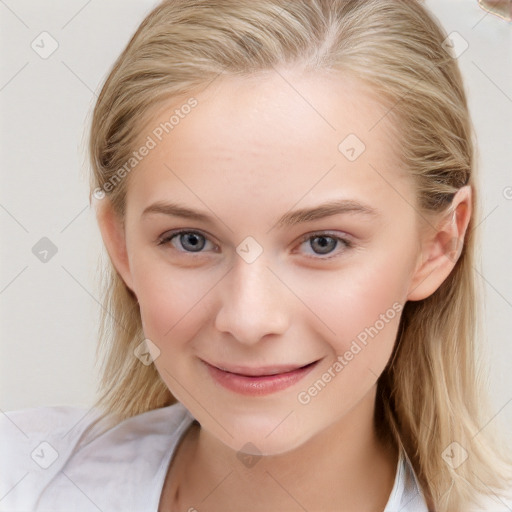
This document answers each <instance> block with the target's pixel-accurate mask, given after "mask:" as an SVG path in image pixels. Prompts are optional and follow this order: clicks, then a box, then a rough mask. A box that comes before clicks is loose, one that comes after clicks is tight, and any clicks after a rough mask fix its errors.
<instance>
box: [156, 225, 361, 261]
mask: <svg viewBox="0 0 512 512" xmlns="http://www.w3.org/2000/svg"><path fill="white" fill-rule="evenodd" d="M208 242H209V243H211V244H212V245H213V247H214V248H215V244H213V243H212V242H211V241H210V240H208V238H207V237H206V236H205V235H203V234H202V233H200V232H199V231H192V230H181V231H171V232H169V233H164V234H163V235H162V236H161V237H160V239H159V241H158V245H167V244H171V245H173V246H174V247H175V248H176V249H177V250H178V251H179V252H183V253H189V254H193V253H201V252H204V251H203V249H204V248H205V246H206V245H207V243H208ZM306 242H308V243H309V247H310V248H311V249H312V250H313V253H312V254H313V256H320V259H330V258H333V257H335V256H328V257H323V258H322V257H321V256H325V255H327V254H331V253H332V252H334V251H335V249H336V247H337V246H339V245H341V246H342V247H341V249H340V250H338V251H337V252H340V251H341V252H343V250H344V249H348V248H350V247H352V243H351V242H350V241H349V240H347V239H345V238H340V237H339V236H334V235H330V234H329V233H326V232H319V233H314V234H308V235H305V236H304V237H302V240H301V244H300V245H304V244H305V243H306ZM309 254H311V253H309Z"/></svg>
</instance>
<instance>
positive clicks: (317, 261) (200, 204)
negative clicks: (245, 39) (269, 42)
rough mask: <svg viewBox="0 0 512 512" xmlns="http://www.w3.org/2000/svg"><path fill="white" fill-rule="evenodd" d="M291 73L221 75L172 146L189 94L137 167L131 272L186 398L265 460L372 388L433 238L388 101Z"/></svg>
mask: <svg viewBox="0 0 512 512" xmlns="http://www.w3.org/2000/svg"><path fill="white" fill-rule="evenodd" d="M281 75H282V76H281ZM281 75H280V74H277V73H269V74H265V75H260V76H257V77H256V76H254V77H251V78H225V79H222V80H221V79H217V80H216V81H215V82H214V83H213V84H212V85H211V86H210V87H209V88H208V89H206V90H204V91H202V92H200V93H198V94H195V95H194V97H195V98H196V100H197V105H196V106H195V107H194V108H193V109H191V111H190V113H188V114H187V115H183V118H180V121H179V123H178V124H176V125H175V126H174V128H173V129H172V131H169V133H165V132H164V134H163V136H162V137H161V139H162V140H161V141H160V140H158V139H157V138H156V137H155V135H154V134H155V132H154V129H155V128H156V127H158V126H159V125H160V123H164V122H165V121H168V120H169V117H170V115H171V114H172V113H173V112H174V110H175V109H179V108H180V105H181V104H183V103H185V102H186V100H184V101H183V102H181V103H180V102H176V100H174V101H173V102H172V103H169V104H168V105H165V106H164V108H161V109H160V110H159V111H158V114H157V115H155V116H154V118H153V119H152V121H151V123H149V124H148V125H147V126H146V128H145V129H144V130H142V131H141V136H140V142H141V144H143V143H144V141H145V140H147V137H148V136H150V137H151V138H152V139H153V140H154V141H155V142H156V145H155V147H153V148H152V149H151V150H150V151H149V154H148V155H147V156H145V157H144V158H143V159H142V161H141V162H140V163H139V164H138V165H137V168H136V170H134V171H133V172H132V174H131V175H130V176H129V182H128V191H127V207H126V217H125V225H124V232H123V236H124V237H125V242H124V243H125V244H126V254H127V258H126V265H125V266H124V267H122V270H120V271H121V272H122V276H123V278H124V280H125V282H126V283H127V285H128V286H129V287H130V288H131V289H132V290H133V291H134V293H135V294H136V296H137V298H138V301H139V304H140V310H141V316H142V321H143V327H144V333H145V336H146V338H147V339H149V340H151V342H152V343H153V344H154V345H155V346H156V347H158V350H159V355H158V357H157V358H156V359H155V361H154V363H155V365H156V368H157V369H158V372H159V373H160V375H161V377H162V379H163V380H164V381H165V383H166V384H167V386H168V387H169V389H170V391H171V392H172V394H173V395H174V396H176V398H177V399H178V400H179V401H181V402H182V403H183V404H184V405H185V406H186V407H187V408H188V409H189V410H190V411H191V412H192V414H193V415H194V416H195V417H196V418H197V419H198V420H199V422H200V423H201V425H202V427H203V428H204V429H206V430H207V431H208V432H210V433H212V434H213V435H215V436H216V438H218V439H220V440H221V441H222V442H224V443H225V444H226V445H228V446H230V447H232V448H233V449H234V450H239V449H240V448H241V447H243V446H244V445H246V443H248V442H250V443H252V444H253V445H255V446H256V447H257V448H258V450H259V451H260V452H262V453H265V454H277V453H281V452H285V451H288V450H291V449H293V448H295V447H298V446H300V445H301V444H302V443H305V442H306V441H307V440H308V439H310V438H312V437H313V436H315V435H316V434H319V433H320V432H322V431H323V430H324V429H326V428H328V427H330V426H333V425H335V424H336V423H341V422H343V420H344V418H346V417H348V415H349V414H350V411H352V410H354V408H356V406H358V405H360V404H362V403H363V401H364V399H365V397H368V396H369V395H370V394H371V393H372V391H374V390H375V386H376V381H377V379H378V376H379V375H380V374H381V372H382V371H383V369H384V367H385V365H386V363H387V362H388V360H389V358H390V356H391V354H392V351H393V346H394V342H395V339H396V334H397V328H398V324H399V319H400V311H401V309H402V307H403V305H404V303H405V302H406V300H407V299H408V295H409V293H410V292H411V290H412V288H413V284H414V283H413V275H414V271H415V269H416V268H417V264H418V254H419V247H420V242H419V227H418V226H419V221H418V214H417V212H416V210H415V204H416V198H415V193H414V187H413V183H412V181H411V179H410V178H409V177H408V176H407V175H406V174H405V172H404V171H403V170H402V169H401V168H400V163H399V161H398V158H397V157H396V155H395V150H396V149H397V147H396V144H397V137H396V135H394V131H393V127H392V126H391V125H390V124H389V123H388V119H387V118H386V117H385V116H384V114H385V113H386V108H385V107H384V106H383V105H381V104H380V103H379V101H378V97H376V96H374V95H371V94H370V92H369V91H368V90H367V89H364V88H363V87H362V84H358V83H357V82H356V81H355V80H349V79H348V78H347V77H346V76H343V75H342V74H338V75H336V74H331V75H326V74H325V75H322V74H315V75H314V76H313V75H304V74H300V73H299V72H298V71H292V70H287V71H284V70H283V71H282V73H281ZM283 77H285V78H286V80H285V79H284V78H283ZM290 84H292V85H293V87H291V86H290ZM188 110H189V109H187V111H188ZM379 120H380V121H379ZM157 133H159V132H157ZM326 203H329V204H331V207H330V208H328V209H327V210H325V211H323V210H319V208H320V207H321V206H322V205H325V204H326ZM173 205H174V208H173ZM177 206H179V207H180V208H181V214H182V215H179V214H180V210H179V209H178V208H176V207H177ZM185 209H187V210H194V211H197V212H200V214H201V217H194V216H192V215H188V216H184V213H185ZM310 209H311V210H313V213H310V214H309V215H306V214H304V213H305V211H306V210H310ZM315 211H316V213H315ZM300 212H302V214H300ZM322 212H323V215H322ZM368 403H369V405H370V406H372V407H373V404H372V403H370V402H368Z"/></svg>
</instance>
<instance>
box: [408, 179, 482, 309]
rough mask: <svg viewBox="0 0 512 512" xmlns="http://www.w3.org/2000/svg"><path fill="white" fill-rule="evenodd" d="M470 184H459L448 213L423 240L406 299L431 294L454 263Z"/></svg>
mask: <svg viewBox="0 0 512 512" xmlns="http://www.w3.org/2000/svg"><path fill="white" fill-rule="evenodd" d="M471 201H472V199H471V186H470V185H466V186H464V187H462V188H460V189H459V190H458V191H457V193H456V194H455V196H454V197H453V200H452V204H451V206H450V208H449V209H448V212H447V213H444V214H443V216H442V218H441V219H440V220H438V222H437V225H436V226H435V227H434V228H433V229H430V231H429V235H427V236H426V237H425V239H424V240H423V241H422V242H423V243H422V251H421V255H420V260H419V263H418V265H417V268H416V270H415V272H414V275H413V278H412V280H411V285H410V288H409V293H408V295H407V300H412V301H415V300H422V299H425V298H427V297H429V296H430V295H432V294H433V293H434V292H435V291H436V290H437V289H438V288H439V287H440V286H441V284H442V283H443V282H444V281H445V279H446V278H447V277H448V276H449V274H450V273H451V271H452V270H453V268H454V267H455V265H456V263H457V261H458V259H459V257H460V254H461V252H462V248H463V246H464V237H465V235H466V231H467V227H468V225H469V220H470V218H471V213H472V208H471V205H472V203H471Z"/></svg>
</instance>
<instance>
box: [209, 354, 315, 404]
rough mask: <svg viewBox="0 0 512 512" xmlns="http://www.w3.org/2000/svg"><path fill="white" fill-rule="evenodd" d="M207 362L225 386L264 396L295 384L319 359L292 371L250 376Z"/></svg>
mask: <svg viewBox="0 0 512 512" xmlns="http://www.w3.org/2000/svg"><path fill="white" fill-rule="evenodd" d="M205 364H206V366H207V367H208V370H209V371H210V375H211V376H212V377H213V378H214V379H215V380H216V381H217V382H218V383H219V384H220V385H222V386H224V387H225V388H227V389H229V390H231V391H234V392H235V393H240V394H241V395H250V396H264V395H269V394H271V393H276V392H277V391H281V390H283V389H286V388H289V387H290V386H293V385H294V384H296V383H297V382H299V381H300V380H301V379H302V378H304V377H305V376H306V375H307V374H308V373H309V372H310V371H311V370H313V369H314V368H315V367H316V365H317V364H318V361H316V362H315V363H312V364H310V365H308V366H305V367H302V368H298V369H297V370H293V371H291V372H286V373H278V374H276V375H263V376H259V377H248V376H245V375H239V374H237V373H230V372H226V371H224V370H220V369H219V368H217V367H216V366H212V365H211V364H208V363H205Z"/></svg>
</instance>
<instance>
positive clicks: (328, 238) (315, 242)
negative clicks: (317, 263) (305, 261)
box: [301, 232, 352, 259]
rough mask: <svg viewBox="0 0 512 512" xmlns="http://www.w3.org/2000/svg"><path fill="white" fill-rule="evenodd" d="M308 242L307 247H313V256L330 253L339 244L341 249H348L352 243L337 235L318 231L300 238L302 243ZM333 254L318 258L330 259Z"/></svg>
mask: <svg viewBox="0 0 512 512" xmlns="http://www.w3.org/2000/svg"><path fill="white" fill-rule="evenodd" d="M306 242H309V247H311V248H312V249H313V255H314V256H315V255H316V256H323V255H326V254H330V253H332V252H333V251H334V249H335V248H336V246H338V245H339V244H341V245H342V249H341V251H343V250H344V249H349V248H350V247H352V243H351V242H350V241H349V240H347V239H345V238H340V237H339V236H333V235H330V234H328V233H324V232H320V233H314V234H312V235H311V234H309V235H306V236H304V237H303V238H302V243H301V245H302V244H304V243H306ZM338 252H340V251H338ZM334 257H335V256H329V257H327V258H320V259H330V258H334Z"/></svg>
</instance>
